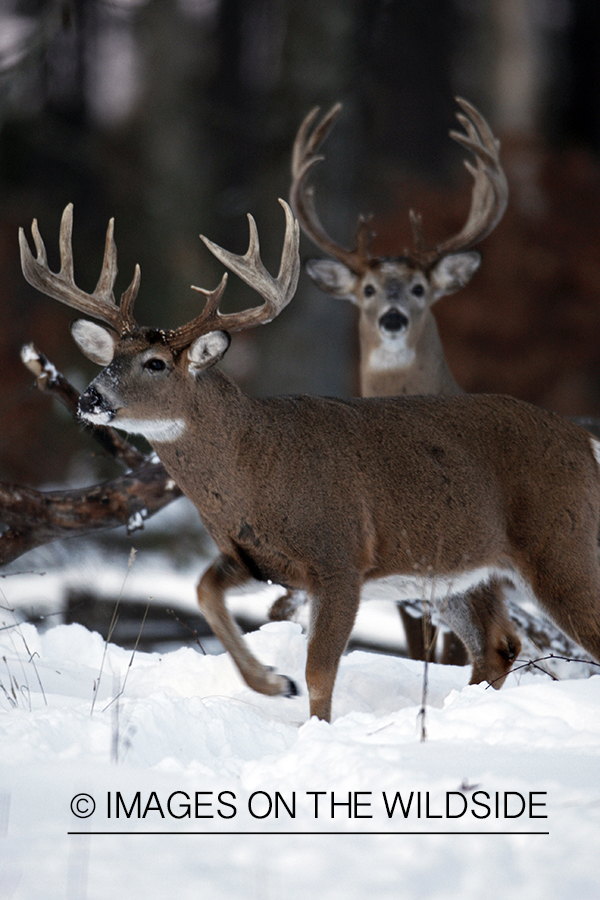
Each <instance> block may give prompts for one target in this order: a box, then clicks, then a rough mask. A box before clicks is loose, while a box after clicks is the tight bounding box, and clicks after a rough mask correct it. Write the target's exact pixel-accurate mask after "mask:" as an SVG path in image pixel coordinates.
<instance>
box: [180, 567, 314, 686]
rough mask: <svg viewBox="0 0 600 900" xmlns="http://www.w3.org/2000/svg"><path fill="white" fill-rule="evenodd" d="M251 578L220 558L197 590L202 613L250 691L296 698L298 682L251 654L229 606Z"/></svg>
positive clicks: (242, 569) (208, 571) (244, 571)
mask: <svg viewBox="0 0 600 900" xmlns="http://www.w3.org/2000/svg"><path fill="white" fill-rule="evenodd" d="M249 578H250V574H249V572H248V571H247V570H246V569H245V568H244V567H243V566H241V565H240V564H239V563H238V562H236V560H234V559H231V558H230V557H227V556H219V557H217V559H216V560H215V561H214V562H213V563H212V565H211V566H209V568H208V569H207V570H206V572H205V573H204V575H203V576H202V578H201V579H200V582H199V584H198V587H197V594H198V603H199V605H200V610H201V611H202V614H203V615H204V617H205V619H206V621H207V622H208V624H209V625H210V627H211V629H212V631H213V633H214V634H215V636H216V637H217V638H218V639H219V640H220V641H221V643H222V645H223V647H224V648H225V650H227V652H228V653H230V654H231V656H232V657H233V661H234V662H235V664H236V666H237V667H238V669H239V672H240V675H241V676H242V678H243V679H244V681H245V682H246V684H247V685H248V687H251V688H252V689H253V690H255V691H258V692H259V693H261V694H271V695H272V694H285V695H286V696H287V697H293V696H294V695H295V694H297V693H298V691H297V689H296V685H295V684H294V682H293V681H292V680H291V679H290V678H287V676H285V675H278V674H277V673H275V672H273V671H271V669H269V668H268V667H267V666H264V665H263V664H262V663H260V662H259V661H258V660H257V659H256V657H254V656H253V655H252V653H250V651H249V649H248V647H247V646H246V644H245V642H244V639H243V637H242V633H241V631H240V630H239V628H238V626H237V625H236V623H235V622H234V620H233V618H232V617H231V614H230V613H229V610H228V609H227V607H226V605H225V592H226V591H227V590H228V589H229V588H233V587H237V586H239V585H241V584H244V583H245V582H246V581H248V580H249Z"/></svg>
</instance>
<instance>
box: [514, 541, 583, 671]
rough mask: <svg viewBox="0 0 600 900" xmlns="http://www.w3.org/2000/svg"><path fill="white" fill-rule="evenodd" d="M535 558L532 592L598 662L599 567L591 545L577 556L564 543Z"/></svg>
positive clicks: (550, 614)
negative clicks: (560, 546)
mask: <svg viewBox="0 0 600 900" xmlns="http://www.w3.org/2000/svg"><path fill="white" fill-rule="evenodd" d="M560 550H561V548H556V549H555V551H554V552H548V553H545V554H544V555H543V556H541V557H540V558H538V559H537V561H536V566H535V569H534V572H533V574H532V578H531V581H530V583H531V586H532V589H533V593H534V595H535V597H536V599H537V600H538V602H539V604H540V606H541V607H542V609H544V610H545V611H546V612H547V613H548V614H549V616H550V618H552V619H553V620H554V622H556V624H557V625H558V627H559V628H560V629H561V630H562V631H564V632H565V634H567V635H569V637H571V638H573V640H574V641H576V642H577V643H578V644H579V645H580V646H581V647H583V649H584V650H586V651H587V652H588V653H589V654H590V655H591V656H593V657H594V659H595V660H597V661H598V662H600V568H599V565H598V548H597V546H596V543H595V541H594V543H593V545H592V546H590V547H589V548H585V549H584V551H583V552H580V553H579V554H578V555H575V554H571V553H570V552H568V551H569V548H568V547H566V546H563V547H562V551H563V552H562V553H561V552H560Z"/></svg>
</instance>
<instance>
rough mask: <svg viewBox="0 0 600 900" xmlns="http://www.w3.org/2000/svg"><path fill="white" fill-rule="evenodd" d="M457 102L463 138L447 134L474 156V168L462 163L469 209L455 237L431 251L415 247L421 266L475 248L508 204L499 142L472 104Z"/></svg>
mask: <svg viewBox="0 0 600 900" xmlns="http://www.w3.org/2000/svg"><path fill="white" fill-rule="evenodd" d="M456 102H457V103H458V104H459V106H460V107H461V109H462V110H463V112H464V115H463V113H460V112H459V113H457V115H456V118H457V119H458V121H459V122H460V124H461V125H462V126H463V128H464V129H465V132H466V134H463V133H462V132H460V131H450V137H451V138H452V139H453V140H455V141H456V142H457V143H459V144H460V145H461V147H464V148H465V149H466V150H469V151H470V152H471V153H473V155H474V156H475V161H476V165H473V163H471V162H470V161H469V160H468V159H466V160H465V161H464V164H465V167H466V168H467V169H468V171H469V172H470V173H471V175H472V177H473V189H472V195H471V208H470V210H469V215H468V217H467V221H466V222H465V224H464V226H463V228H462V229H461V230H460V231H459V232H458V234H456V235H454V236H452V237H450V238H448V239H447V240H445V241H442V242H441V243H439V244H438V245H437V246H436V247H435V249H434V250H431V251H427V252H426V251H424V250H423V249H422V246H421V248H419V247H417V251H416V254H415V255H416V256H417V257H418V259H419V262H420V263H421V264H422V265H423V264H425V265H431V264H432V263H434V262H435V261H436V260H438V259H441V257H442V256H446V255H447V254H448V253H454V252H458V251H462V250H468V249H470V248H471V247H473V246H475V244H478V243H479V242H480V241H482V240H483V239H484V238H485V237H487V236H488V234H490V233H491V232H492V231H493V230H494V228H495V227H496V225H497V224H498V222H499V221H500V219H501V218H502V216H503V215H504V212H505V210H506V205H507V203H508V182H507V180H506V175H505V173H504V170H503V168H502V166H501V164H500V141H499V140H497V138H495V137H494V134H493V132H492V130H491V128H490V126H489V125H488V123H487V122H486V120H485V119H484V118H483V116H482V115H481V113H480V112H478V110H477V109H475V107H474V106H473V105H472V104H471V103H469V102H468V101H467V100H464V99H462V98H461V97H457V98H456ZM413 228H414V226H413ZM421 240H422V239H421Z"/></svg>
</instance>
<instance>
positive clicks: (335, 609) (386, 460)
mask: <svg viewBox="0 0 600 900" xmlns="http://www.w3.org/2000/svg"><path fill="white" fill-rule="evenodd" d="M284 208H285V210H286V221H287V227H286V235H285V242H284V250H283V255H282V263H281V267H280V270H279V275H278V276H277V278H273V277H272V276H271V275H269V273H268V272H266V270H265V269H264V267H263V265H262V263H261V261H260V256H259V249H258V239H257V234H256V228H255V225H254V221H253V219H252V218H251V217H250V219H249V221H250V246H249V249H248V251H247V253H246V254H245V255H244V256H235V255H234V254H231V253H229V252H227V251H225V250H222V249H221V248H219V247H217V246H216V245H215V244H212V243H211V242H209V241H207V240H206V238H204V241H205V243H206V244H207V246H208V247H209V249H210V250H211V251H212V252H213V253H214V254H215V256H217V258H218V259H219V260H221V262H223V263H224V264H225V265H226V266H227V267H228V268H229V269H231V270H232V271H234V272H236V273H237V274H238V275H240V276H241V278H242V279H243V280H244V281H246V282H247V283H248V284H249V285H251V286H252V287H253V288H254V289H255V290H257V291H258V292H259V293H260V294H261V295H262V297H263V298H264V303H263V305H262V306H259V307H256V308H254V309H250V310H246V311H244V312H240V313H234V314H230V315H222V314H221V313H219V309H218V307H219V301H220V298H221V295H222V293H223V290H224V287H225V278H223V280H222V282H221V284H220V286H219V287H218V288H217V289H216V290H214V291H202V293H203V294H204V295H205V296H206V304H205V308H204V310H203V312H202V313H201V314H200V315H199V316H198V317H197V318H195V319H193V320H192V321H191V322H189V323H188V324H187V325H183V326H182V327H180V328H177V329H175V330H173V331H161V330H157V329H154V328H146V327H142V326H138V325H137V324H136V323H135V320H134V319H133V302H134V299H135V296H136V294H137V292H138V288H139V268H138V269H136V273H135V276H134V279H133V281H132V283H131V285H130V287H129V288H128V289H127V290H126V291H125V293H124V294H123V296H122V298H121V303H120V306H117V304H116V301H115V298H114V294H113V285H114V282H115V277H116V248H115V244H114V242H113V234H112V223H111V225H110V226H109V230H108V233H107V241H106V250H105V256H104V263H103V268H102V273H101V275H100V279H99V282H98V285H97V287H96V290H95V291H94V292H93V293H92V294H86V293H84V292H83V291H82V290H80V289H79V288H77V287H76V285H75V282H74V277H73V260H72V248H71V226H72V208H71V207H67V209H66V211H65V214H64V216H63V221H62V224H61V233H60V248H61V269H60V272H59V273H53V272H51V271H50V270H49V268H48V263H47V257H46V251H45V248H44V244H43V242H42V239H41V237H40V234H39V231H38V228H37V224H36V223H35V222H34V224H33V227H32V231H33V237H34V242H35V245H36V250H37V257H36V258H34V256H33V254H32V253H31V250H30V247H29V244H28V242H27V239H26V237H25V235H24V233H23V231H22V230H21V232H20V243H21V255H22V266H23V272H24V274H25V277H26V279H27V280H28V281H29V283H30V284H32V285H33V286H34V287H36V288H38V289H39V290H41V291H42V292H43V293H45V294H47V295H48V296H51V297H53V298H55V299H57V300H59V301H60V302H62V303H66V304H67V305H68V306H72V307H74V308H75V309H77V310H79V311H80V312H84V313H86V314H87V315H90V316H93V317H94V318H96V319H100V320H101V321H102V322H104V323H105V324H106V325H108V328H105V327H102V326H100V325H97V324H94V323H92V322H89V321H85V320H78V321H76V322H75V323H74V324H73V326H72V333H73V336H74V338H75V340H76V342H77V344H78V345H79V347H80V348H81V349H82V350H83V352H84V353H85V354H86V355H87V356H89V357H90V358H91V359H92V360H94V361H95V362H97V363H99V364H101V365H103V366H105V368H104V369H103V370H102V371H101V372H100V373H99V375H98V376H97V377H96V378H95V379H94V380H93V381H92V383H91V384H90V386H89V387H88V389H87V390H86V391H85V392H84V394H83V395H82V398H81V401H80V412H81V416H82V418H83V419H84V420H85V421H87V422H91V423H95V424H107V423H110V424H111V425H113V426H114V427H116V428H122V429H124V430H125V431H127V432H131V433H134V434H142V435H144V436H145V437H147V439H148V440H149V442H150V444H151V446H152V447H153V448H154V449H155V450H156V452H157V453H158V455H159V457H160V459H161V460H162V462H163V464H164V465H165V467H166V469H167V470H168V471H169V472H170V474H171V475H172V477H173V478H174V479H175V481H176V482H177V483H178V484H179V486H180V487H181V489H182V490H183V491H184V493H185V494H187V496H188V497H189V498H190V499H191V500H192V502H193V503H194V504H195V505H196V507H197V509H198V512H199V513H200V516H201V518H202V521H203V522H204V524H205V526H206V528H207V530H208V531H209V533H210V534H211V535H212V537H213V538H214V540H215V542H216V544H217V546H218V547H219V549H220V551H221V555H220V556H219V557H218V558H217V560H216V561H215V562H213V564H212V565H211V566H210V567H209V568H208V569H207V571H206V572H205V573H204V575H203V576H202V578H201V580H200V583H199V585H198V601H199V603H200V608H201V609H202V611H203V613H204V615H205V616H206V618H207V620H208V622H209V624H210V626H211V628H212V629H213V630H214V632H215V634H216V635H217V637H218V638H219V639H220V640H221V642H222V644H223V645H224V646H225V648H226V649H227V650H228V651H229V652H230V653H231V655H232V656H233V658H234V660H235V662H236V664H237V666H238V669H239V671H240V673H241V675H242V676H243V678H244V679H245V681H246V683H247V684H248V685H249V686H250V687H252V688H254V689H255V690H257V691H260V692H262V693H264V694H287V695H289V694H292V693H295V688H294V685H293V683H292V682H291V681H290V679H289V678H287V677H285V676H283V675H280V674H277V673H275V672H273V671H271V670H270V669H269V668H268V667H267V666H265V665H263V664H262V663H260V662H259V661H258V660H257V659H255V658H254V657H253V656H252V654H251V653H250V652H249V650H248V649H247V647H246V645H245V643H244V640H243V638H242V636H241V634H240V633H239V631H238V629H237V626H236V625H235V623H234V621H233V619H232V618H231V616H230V614H229V612H228V610H227V608H226V605H225V599H224V595H225V592H226V590H227V589H228V588H231V587H234V586H236V585H240V584H242V583H244V582H245V581H247V580H248V579H249V578H250V577H256V578H261V579H271V580H273V581H275V582H277V583H279V584H282V585H286V586H287V587H289V588H290V589H292V590H306V591H307V592H308V593H309V595H310V598H311V604H310V629H309V636H308V655H307V663H306V682H307V686H308V693H309V699H310V713H311V715H316V716H318V717H320V718H324V719H329V717H330V715H331V697H332V692H333V686H334V682H335V677H336V673H337V668H338V664H339V660H340V657H341V654H342V652H343V650H344V648H345V646H346V642H347V640H348V637H349V635H350V632H351V629H352V625H353V622H354V618H355V615H356V611H357V608H358V604H359V599H360V594H361V589H362V586H363V584H364V583H365V582H367V581H370V580H380V579H387V580H394V581H397V582H398V583H399V585H400V586H404V588H405V590H406V591H407V592H408V595H409V596H411V597H414V596H421V595H425V596H429V595H433V596H434V599H435V601H436V602H439V603H444V604H445V607H446V612H445V616H446V619H447V620H448V621H449V624H450V625H451V626H452V627H453V628H454V630H455V631H456V632H457V633H458V634H459V635H460V637H461V639H462V640H463V641H464V643H465V644H466V646H467V647H468V649H469V652H470V654H471V657H472V659H473V679H472V680H473V681H474V682H476V681H479V680H481V675H480V673H481V671H482V670H484V669H485V670H486V671H487V672H495V673H496V675H497V677H498V679H499V680H500V681H501V680H503V679H504V677H506V674H507V673H508V671H509V670H510V667H511V662H512V659H511V654H510V653H508V652H507V647H506V642H505V635H506V632H507V629H510V624H509V623H508V620H507V616H506V611H505V609H504V606H503V604H502V600H501V598H497V600H496V602H495V603H494V604H491V603H490V605H489V606H487V607H480V608H478V609H475V608H474V607H473V606H472V604H471V603H470V600H469V595H468V593H467V591H468V589H469V588H470V587H472V586H473V585H474V584H480V583H482V582H483V583H485V582H486V581H487V580H489V578H490V577H491V575H493V574H495V573H502V574H503V575H506V576H507V577H510V578H511V579H514V580H515V581H517V582H519V583H522V584H524V585H525V586H526V587H527V588H528V590H529V592H530V593H531V594H532V595H534V596H535V597H536V598H537V599H538V600H539V602H540V604H541V605H542V606H543V608H544V609H546V610H547V611H548V612H549V613H550V614H551V616H552V617H553V618H554V619H555V620H556V621H557V623H558V624H559V625H560V626H561V627H562V628H563V629H564V630H565V631H566V632H567V633H568V634H569V635H571V636H572V637H573V638H575V639H576V640H577V641H579V642H580V643H581V645H582V646H583V647H585V648H586V649H587V650H588V651H589V652H590V653H592V654H593V655H594V656H595V657H596V658H597V659H600V569H599V565H598V558H597V539H598V532H599V527H600V468H599V463H598V455H599V454H600V443H598V442H596V441H595V440H594V439H593V438H591V437H590V436H589V435H587V434H586V433H585V432H584V431H582V430H580V429H579V428H578V427H577V426H575V425H572V424H571V423H569V422H567V421H565V420H563V419H561V418H560V417H559V416H556V415H553V414H551V413H547V412H544V411H543V410H539V409H536V408H535V407H532V406H529V405H528V404H526V403H522V402H520V401H517V400H513V399H511V398H508V397H500V396H464V397H453V398H444V399H442V398H436V397H400V398H372V399H358V400H340V399H325V398H319V397H307V396H302V397H274V398H268V399H253V398H249V397H247V396H246V395H245V394H243V393H242V391H240V390H239V388H238V387H237V386H236V385H235V384H233V383H232V382H231V381H230V380H229V378H227V377H226V376H225V375H224V374H223V373H222V372H221V371H219V369H218V368H217V367H215V363H216V362H217V361H218V360H220V359H221V358H222V356H223V354H224V353H225V352H226V350H227V348H228V346H229V342H230V337H229V334H228V333H227V330H232V331H235V330H242V329H244V328H251V327H254V326H255V325H259V324H262V323H264V322H268V321H269V320H271V319H273V318H274V317H275V316H276V315H278V314H279V313H280V312H281V310H282V309H283V308H284V307H285V306H286V304H287V303H288V302H289V301H290V299H291V297H292V295H293V293H294V290H295V285H296V281H297V276H298V270H299V258H298V230H297V226H296V223H295V222H294V221H293V217H292V215H291V212H290V210H289V208H288V207H287V206H286V204H284Z"/></svg>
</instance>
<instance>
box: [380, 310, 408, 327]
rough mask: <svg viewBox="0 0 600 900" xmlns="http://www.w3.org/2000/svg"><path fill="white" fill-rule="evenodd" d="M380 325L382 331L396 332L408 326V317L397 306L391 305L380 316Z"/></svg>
mask: <svg viewBox="0 0 600 900" xmlns="http://www.w3.org/2000/svg"><path fill="white" fill-rule="evenodd" d="M378 325H379V327H380V328H381V330H382V331H387V332H388V334H394V333H395V332H397V331H402V330H403V329H404V328H407V327H408V317H407V316H405V314H404V313H403V312H402V310H400V309H398V307H397V306H391V307H390V308H389V309H386V311H385V312H384V313H383V315H381V316H380V317H379V320H378Z"/></svg>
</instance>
